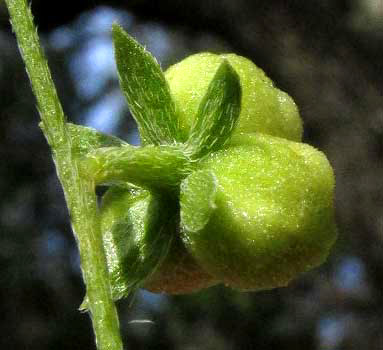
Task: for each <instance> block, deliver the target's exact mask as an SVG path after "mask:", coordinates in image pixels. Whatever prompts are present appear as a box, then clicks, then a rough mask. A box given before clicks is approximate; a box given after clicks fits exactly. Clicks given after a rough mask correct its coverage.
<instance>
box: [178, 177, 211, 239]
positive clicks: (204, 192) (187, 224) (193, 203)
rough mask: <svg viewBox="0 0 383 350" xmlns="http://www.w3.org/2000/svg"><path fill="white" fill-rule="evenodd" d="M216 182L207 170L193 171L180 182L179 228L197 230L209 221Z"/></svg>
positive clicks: (187, 230)
mask: <svg viewBox="0 0 383 350" xmlns="http://www.w3.org/2000/svg"><path fill="white" fill-rule="evenodd" d="M216 193H217V183H216V178H215V175H214V174H213V173H212V172H210V171H209V170H199V171H195V172H193V173H192V174H191V175H189V176H188V177H187V178H186V179H185V180H184V181H183V182H182V183H181V193H180V205H181V229H182V231H183V232H198V231H200V230H202V229H203V228H204V227H205V226H206V224H207V223H208V222H209V219H210V216H211V214H212V213H213V211H214V210H215V208H216V205H215V198H216Z"/></svg>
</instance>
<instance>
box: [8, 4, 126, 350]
mask: <svg viewBox="0 0 383 350" xmlns="http://www.w3.org/2000/svg"><path fill="white" fill-rule="evenodd" d="M5 2H6V4H7V7H8V10H9V13H10V17H11V22H12V26H13V30H14V32H15V34H16V37H17V41H18V44H19V47H20V51H21V54H22V56H23V59H24V62H25V65H26V68H27V72H28V75H29V79H30V81H31V84H32V89H33V92H34V94H35V95H36V98H37V102H38V107H39V111H40V115H41V119H42V123H43V130H44V133H45V136H46V138H47V140H48V143H49V144H50V146H51V148H52V153H53V158H54V160H55V164H56V169H57V173H58V176H59V178H60V181H61V184H62V187H63V190H64V193H65V198H66V201H67V204H68V208H69V211H70V216H71V221H72V226H73V230H74V232H75V236H76V238H77V241H78V245H79V250H80V256H81V265H82V269H83V276H84V280H85V283H86V286H87V296H88V307H89V310H90V312H91V316H92V321H93V328H94V332H95V335H96V343H97V347H98V349H100V350H120V349H122V348H123V347H122V341H121V337H120V332H119V322H118V316H117V311H116V308H115V305H114V303H113V301H112V298H111V288H110V285H109V278H108V271H107V266H106V259H105V253H104V250H103V245H102V238H101V231H100V225H99V222H98V220H99V219H98V208H97V200H96V195H95V192H94V184H93V182H92V181H90V180H86V179H84V178H82V177H81V176H80V172H79V169H78V162H77V161H76V159H75V157H74V156H73V155H72V150H71V139H70V137H69V132H68V130H67V126H66V118H65V115H64V112H63V110H62V107H61V104H60V101H59V98H58V96H57V93H56V89H55V86H54V83H53V81H52V78H51V75H50V71H49V68H48V65H47V62H46V60H45V57H44V54H43V52H42V50H41V47H40V44H39V38H38V35H37V31H36V28H35V26H34V24H33V17H32V14H31V11H30V9H29V7H28V4H27V2H26V0H6V1H5Z"/></svg>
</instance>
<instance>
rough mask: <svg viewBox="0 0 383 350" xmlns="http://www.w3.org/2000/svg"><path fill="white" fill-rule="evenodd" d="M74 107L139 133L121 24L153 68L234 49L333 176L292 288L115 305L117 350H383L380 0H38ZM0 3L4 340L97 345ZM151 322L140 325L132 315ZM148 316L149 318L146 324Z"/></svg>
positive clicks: (36, 7)
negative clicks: (329, 236) (304, 268)
mask: <svg viewBox="0 0 383 350" xmlns="http://www.w3.org/2000/svg"><path fill="white" fill-rule="evenodd" d="M32 10H33V12H34V15H35V19H36V22H37V24H38V26H39V31H40V35H41V40H42V43H43V45H44V48H45V51H46V53H47V56H48V59H49V64H50V67H51V69H52V72H53V76H54V80H55V82H56V84H57V88H58V91H59V95H60V97H61V99H62V103H63V105H64V110H65V111H66V113H67V115H68V116H69V119H70V120H72V121H74V122H76V123H81V124H86V125H89V126H93V127H96V128H98V129H100V130H102V131H105V132H109V133H114V134H116V135H118V136H120V137H124V138H125V139H127V140H129V141H130V142H132V143H137V142H138V139H137V133H136V131H135V129H134V123H133V121H132V119H131V118H130V116H129V111H128V109H127V106H126V104H125V101H124V99H123V98H122V96H121V94H120V92H119V89H118V85H117V80H116V71H115V66H114V62H113V51H112V42H111V38H110V33H109V32H110V26H111V24H112V23H113V22H114V21H118V22H120V23H121V24H122V25H123V26H124V27H125V28H126V30H127V31H128V32H129V33H130V34H131V35H133V36H134V37H136V38H137V39H138V40H139V41H140V42H141V43H143V44H144V45H145V46H146V47H147V48H148V50H149V51H151V52H152V53H153V54H154V55H155V56H156V57H157V58H158V60H159V61H160V63H161V65H162V67H163V68H166V67H168V66H169V65H170V64H172V63H175V62H177V61H179V60H181V59H182V58H184V57H186V56H187V55H189V54H192V53H195V52H199V51H212V52H236V53H237V54H240V55H243V56H246V57H249V58H250V59H252V60H253V61H254V62H256V63H257V65H259V66H260V67H262V68H263V69H264V70H265V71H266V73H267V74H268V75H269V76H270V77H271V78H272V79H273V80H274V81H275V82H276V84H277V85H278V86H279V87H280V88H282V89H283V90H285V91H287V92H288V93H289V94H290V95H291V96H292V97H293V98H294V99H295V101H296V103H297V104H298V106H299V108H300V111H301V116H302V118H303V120H304V125H305V136H304V139H305V142H308V143H310V144H312V145H314V146H316V147H318V148H320V149H321V150H323V151H324V152H325V153H326V154H327V156H328V158H329V159H330V161H331V163H332V165H333V166H334V169H335V173H336V177H337V188H336V207H337V220H338V225H339V239H338V242H337V244H336V247H335V249H334V250H333V252H332V255H331V257H330V258H329V260H328V262H327V263H326V264H325V265H323V266H322V267H320V268H318V269H316V270H314V271H312V272H310V273H307V274H306V275H304V276H303V277H302V278H300V279H298V280H296V281H295V282H293V283H292V284H291V285H290V286H289V287H288V288H283V289H277V290H273V291H266V292H261V293H238V292H234V291H231V290H229V289H227V288H223V287H220V286H218V287H214V288H211V289H208V290H205V291H202V292H200V293H197V294H194V295H189V296H176V297H172V296H167V295H155V294H151V293H148V292H145V291H142V292H140V293H139V294H138V296H137V297H136V299H135V301H134V303H133V304H132V306H130V305H129V302H127V301H123V302H120V303H119V304H118V306H119V312H120V320H121V328H122V333H123V336H124V341H125V343H126V347H127V349H183V350H191V349H202V350H205V349H206V350H210V349H212V350H213V349H220V350H226V349H241V350H242V349H262V350H269V349H294V350H300V349H302V350H343V349H344V350H364V349H369V350H382V349H383V288H382V287H383V250H382V248H383V244H382V241H383V184H382V179H383V96H382V93H383V92H382V91H383V64H382V62H383V2H382V0H310V1H293V0H292V1H282V0H269V1H256V0H236V1H233V0H217V1H214V0H183V1H181V0H173V1H172V0H162V1H150V0H130V1H98V0H91V1H90V0H81V1H76V2H66V1H61V2H56V1H42V0H34V1H33V4H32ZM38 120H39V117H38V114H37V111H36V108H35V100H34V98H33V96H32V93H31V90H30V87H29V83H28V81H27V76H26V73H25V71H24V67H23V63H22V61H21V58H20V55H19V52H18V49H17V46H16V41H15V38H14V37H13V35H12V33H11V30H10V26H9V21H8V15H7V11H6V9H5V6H4V2H1V3H0V155H1V166H0V194H1V202H0V349H15V350H18V349H31V350H32V349H33V350H34V349H36V350H37V349H41V350H45V349H56V350H60V349H81V350H85V349H95V345H94V341H93V335H92V330H91V323H90V320H89V317H88V315H87V314H83V313H80V312H78V311H77V308H78V306H79V305H80V303H81V301H82V298H83V296H84V285H83V283H82V279H81V271H80V267H79V258H78V253H77V249H76V246H75V242H74V238H73V236H72V233H71V228H70V225H69V219H68V214H67V210H66V207H65V203H64V198H63V194H62V191H61V189H60V186H59V184H58V180H57V178H56V174H55V170H54V166H53V163H52V160H51V157H50V152H49V149H48V146H47V144H46V142H45V139H44V138H43V135H42V133H41V132H40V130H39V129H38V126H37V123H38ZM134 320H147V321H148V322H145V323H142V322H141V323H139V322H131V321H134ZM149 321H150V322H149Z"/></svg>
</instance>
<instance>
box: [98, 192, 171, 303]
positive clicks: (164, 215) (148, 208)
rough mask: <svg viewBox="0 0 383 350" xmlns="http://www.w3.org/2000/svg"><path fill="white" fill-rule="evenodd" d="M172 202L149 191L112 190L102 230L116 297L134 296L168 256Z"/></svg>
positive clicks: (104, 208)
mask: <svg viewBox="0 0 383 350" xmlns="http://www.w3.org/2000/svg"><path fill="white" fill-rule="evenodd" d="M172 209H174V208H172V203H171V202H169V200H168V199H166V198H164V197H161V196H158V195H155V194H152V193H149V192H148V191H145V190H137V189H132V190H125V189H121V188H117V187H112V188H111V189H109V190H108V191H107V192H106V194H105V195H104V197H103V199H102V204H101V231H102V235H103V244H104V250H105V254H106V259H107V264H108V271H109V276H110V282H111V288H112V297H113V299H114V300H118V299H121V298H123V297H127V296H129V295H130V294H131V293H134V292H135V291H136V290H137V288H140V287H142V286H143V284H144V283H145V281H146V280H147V279H148V278H149V277H150V276H151V275H152V274H153V273H154V272H155V271H156V269H157V267H158V266H159V265H160V264H161V262H162V261H163V259H164V258H165V257H166V255H167V253H168V250H169V247H170V245H171V242H172V240H173V231H174V230H172V229H170V228H169V225H171V223H172V222H174V218H173V217H172V215H173V214H172Z"/></svg>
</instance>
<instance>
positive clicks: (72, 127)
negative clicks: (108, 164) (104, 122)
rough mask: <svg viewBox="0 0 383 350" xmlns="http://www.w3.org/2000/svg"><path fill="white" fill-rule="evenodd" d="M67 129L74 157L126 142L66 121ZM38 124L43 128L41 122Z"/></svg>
mask: <svg viewBox="0 0 383 350" xmlns="http://www.w3.org/2000/svg"><path fill="white" fill-rule="evenodd" d="M66 125H67V130H68V132H69V136H70V139H71V144H72V154H73V155H74V156H75V157H82V156H85V155H86V154H87V153H88V152H90V151H93V150H95V149H97V148H100V147H113V146H114V147H118V146H122V145H126V144H127V143H126V142H125V141H123V140H121V139H119V138H118V137H116V136H112V135H108V134H104V133H102V132H100V131H98V130H96V129H93V128H90V127H87V126H82V125H77V124H72V123H67V124H66ZM39 126H40V128H41V129H42V130H44V126H43V123H42V122H40V123H39Z"/></svg>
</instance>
